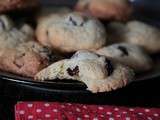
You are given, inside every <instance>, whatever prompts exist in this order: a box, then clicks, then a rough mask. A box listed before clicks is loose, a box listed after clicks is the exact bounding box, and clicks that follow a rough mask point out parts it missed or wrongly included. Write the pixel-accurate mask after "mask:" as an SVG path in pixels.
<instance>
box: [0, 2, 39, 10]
mask: <svg viewBox="0 0 160 120" xmlns="http://www.w3.org/2000/svg"><path fill="white" fill-rule="evenodd" d="M38 5H39V3H38V0H1V1H0V13H4V12H8V11H13V10H20V9H26V8H34V7H37V6H38Z"/></svg>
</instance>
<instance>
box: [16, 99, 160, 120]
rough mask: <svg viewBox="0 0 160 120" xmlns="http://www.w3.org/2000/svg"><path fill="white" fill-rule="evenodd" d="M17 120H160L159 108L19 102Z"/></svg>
mask: <svg viewBox="0 0 160 120" xmlns="http://www.w3.org/2000/svg"><path fill="white" fill-rule="evenodd" d="M15 117H16V120H160V109H158V108H138V107H137V108H127V107H117V106H107V105H84V104H72V103H57V102H19V103H18V104H17V105H16V106H15Z"/></svg>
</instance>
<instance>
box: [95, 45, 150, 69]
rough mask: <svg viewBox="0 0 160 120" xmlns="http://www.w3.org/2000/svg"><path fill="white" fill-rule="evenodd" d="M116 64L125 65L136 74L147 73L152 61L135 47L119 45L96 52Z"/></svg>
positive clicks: (141, 50) (139, 48) (140, 49)
mask: <svg viewBox="0 0 160 120" xmlns="http://www.w3.org/2000/svg"><path fill="white" fill-rule="evenodd" d="M96 53H97V54H100V55H104V56H106V57H108V58H110V59H112V60H114V61H116V62H119V63H121V64H124V65H127V66H129V67H131V68H132V69H134V70H135V71H136V72H140V71H141V72H142V71H147V70H150V69H151V68H152V60H151V58H150V57H149V56H148V55H147V54H146V52H145V51H144V50H143V49H142V48H141V47H138V46H136V45H132V44H127V43H119V44H113V45H110V46H106V47H103V48H101V49H99V50H97V51H96Z"/></svg>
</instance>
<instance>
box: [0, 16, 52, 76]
mask: <svg viewBox="0 0 160 120" xmlns="http://www.w3.org/2000/svg"><path fill="white" fill-rule="evenodd" d="M0 44H1V46H0V70H2V71H7V72H11V73H15V74H19V75H22V76H27V77H33V76H34V75H35V74H36V73H37V72H39V71H40V70H41V69H43V68H44V67H46V66H47V65H48V64H49V59H50V58H49V57H50V56H49V54H51V51H50V50H48V49H47V48H45V47H43V46H42V45H40V44H39V43H38V42H36V41H35V40H34V32H33V30H32V28H31V27H30V26H29V25H27V24H24V25H22V27H20V28H16V27H15V26H14V24H13V22H12V21H11V20H10V19H9V18H8V17H6V16H0Z"/></svg>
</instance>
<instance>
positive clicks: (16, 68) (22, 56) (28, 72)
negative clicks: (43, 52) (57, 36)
mask: <svg viewBox="0 0 160 120" xmlns="http://www.w3.org/2000/svg"><path fill="white" fill-rule="evenodd" d="M47 65H48V61H47V59H43V58H42V57H41V56H40V55H39V54H36V53H35V52H32V51H25V52H20V51H18V50H16V49H2V50H1V55H0V70H2V71H6V72H10V73H14V74H17V75H21V76H24V77H33V76H34V75H35V74H36V73H38V72H39V71H40V70H42V69H43V68H45V67H46V66H47Z"/></svg>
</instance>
